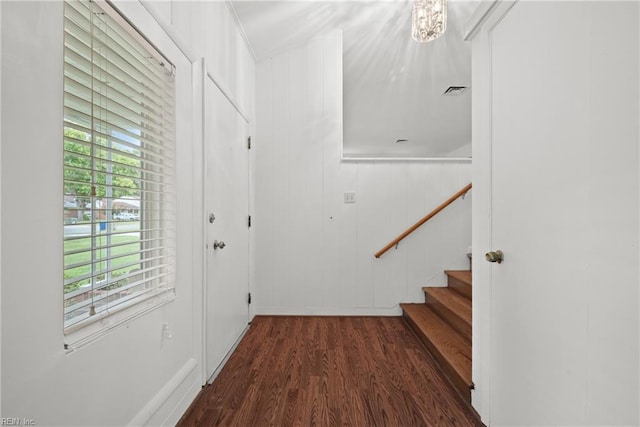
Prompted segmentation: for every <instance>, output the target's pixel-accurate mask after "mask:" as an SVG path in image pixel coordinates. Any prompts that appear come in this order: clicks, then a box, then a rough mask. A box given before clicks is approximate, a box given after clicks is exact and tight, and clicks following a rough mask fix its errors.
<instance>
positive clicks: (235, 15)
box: [225, 0, 256, 61]
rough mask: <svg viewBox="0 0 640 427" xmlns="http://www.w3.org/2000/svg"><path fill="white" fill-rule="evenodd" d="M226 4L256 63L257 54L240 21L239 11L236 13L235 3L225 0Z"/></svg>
mask: <svg viewBox="0 0 640 427" xmlns="http://www.w3.org/2000/svg"><path fill="white" fill-rule="evenodd" d="M225 3H226V4H227V7H228V8H229V13H230V14H231V17H232V18H233V20H234V21H235V23H236V27H237V28H238V32H240V35H241V36H242V39H243V40H244V42H245V43H246V45H247V47H248V48H249V52H250V53H251V57H252V58H253V60H254V61H256V52H255V51H254V50H253V46H252V45H251V42H249V37H248V36H247V33H246V31H245V30H244V26H243V25H242V22H241V21H240V17H239V16H238V11H236V8H235V6H234V5H233V2H232V1H231V0H225Z"/></svg>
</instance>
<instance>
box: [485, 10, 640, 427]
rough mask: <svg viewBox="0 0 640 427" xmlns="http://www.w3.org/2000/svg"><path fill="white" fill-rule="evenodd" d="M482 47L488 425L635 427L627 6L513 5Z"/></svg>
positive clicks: (634, 67) (634, 102) (633, 126)
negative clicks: (486, 120)
mask: <svg viewBox="0 0 640 427" xmlns="http://www.w3.org/2000/svg"><path fill="white" fill-rule="evenodd" d="M596 22H597V23H598V24H597V25H596V24H595V23H596ZM594 25H596V26H597V28H598V30H597V31H594ZM486 42H487V43H488V45H489V49H488V51H487V52H488V53H487V54H488V55H489V56H490V61H489V63H490V70H491V71H490V82H489V84H490V87H491V89H490V96H491V101H490V112H491V113H490V116H491V119H490V127H489V128H488V129H487V131H488V132H489V133H490V138H489V139H490V144H491V150H490V152H491V154H490V156H489V158H490V163H489V164H488V166H489V167H490V169H491V177H490V180H489V181H490V193H489V197H490V200H491V206H490V210H491V212H490V214H491V220H490V227H491V231H490V242H487V243H488V247H485V248H483V249H484V250H485V251H489V250H493V251H497V250H502V251H503V252H504V261H503V262H502V263H501V264H498V263H495V264H493V265H491V266H490V275H489V277H490V289H489V291H488V292H489V295H490V303H489V304H488V306H489V307H490V313H488V314H489V318H490V322H489V324H490V330H489V335H488V336H489V340H490V343H489V346H488V347H487V350H486V351H481V352H480V357H485V358H489V362H488V365H489V372H490V373H489V376H490V378H489V382H490V398H489V399H485V401H489V402H490V406H491V410H490V417H491V419H490V422H491V424H492V425H587V424H589V425H592V424H593V425H611V424H629V425H632V424H635V423H636V422H637V416H638V413H637V402H638V314H637V311H638V285H637V284H638V250H637V245H638V127H637V126H638V124H637V123H638V117H637V115H638V82H637V80H638V7H637V5H634V4H632V3H618V4H617V5H614V6H611V7H610V6H608V5H603V4H601V3H597V2H561V3H558V2H519V3H517V4H516V5H515V6H513V8H511V9H510V10H509V11H508V13H507V14H506V15H505V16H503V17H502V18H501V19H500V20H498V21H497V23H496V24H495V26H494V27H493V28H491V29H490V30H489V35H488V38H487V39H486ZM613 64H615V65H613ZM611 85H613V86H615V87H618V88H621V87H624V88H625V89H624V90H616V89H614V87H611ZM625 91H626V92H625ZM474 161H475V159H474ZM474 184H475V183H474ZM475 188H476V186H475V185H474V189H475ZM474 199H475V197H474ZM474 243H475V242H474ZM482 262H484V261H482ZM474 284H475V282H474ZM474 316H475V313H474ZM625 318H626V319H627V320H625ZM474 345H475V343H474ZM485 362H486V360H485ZM482 363H483V362H480V364H479V366H481V365H482ZM484 392H485V393H486V392H487V390H484ZM484 412H485V413H487V411H484ZM485 421H487V420H485Z"/></svg>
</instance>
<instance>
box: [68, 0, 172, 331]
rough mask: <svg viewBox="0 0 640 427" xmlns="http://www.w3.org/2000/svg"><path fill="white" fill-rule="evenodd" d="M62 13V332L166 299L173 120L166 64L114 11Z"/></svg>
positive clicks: (97, 5) (103, 7) (97, 4)
mask: <svg viewBox="0 0 640 427" xmlns="http://www.w3.org/2000/svg"><path fill="white" fill-rule="evenodd" d="M64 10H65V12H64V14H65V21H64V31H65V32H64V138H63V140H64V200H63V206H64V208H63V209H64V225H63V228H64V285H63V286H64V331H65V333H66V334H68V333H71V332H74V331H76V330H78V329H81V328H83V327H84V326H87V325H89V324H95V320H100V319H104V318H105V317H107V316H109V315H112V314H114V313H118V314H119V316H120V318H121V319H124V320H123V321H125V320H128V319H130V318H131V317H132V316H136V315H140V313H142V312H145V311H147V310H149V309H150V308H153V307H156V306H158V305H160V304H163V303H164V302H166V301H167V300H170V299H171V298H172V296H173V294H174V281H175V279H174V276H175V266H174V260H175V217H176V215H175V212H176V206H175V126H174V116H175V113H174V68H173V65H171V64H170V62H169V61H168V60H166V59H165V58H164V57H163V56H162V54H160V53H159V52H158V51H157V50H156V49H155V48H154V47H153V46H152V45H151V44H150V43H149V42H148V41H147V40H146V39H145V38H144V37H143V36H141V35H140V34H139V33H138V32H137V31H136V30H135V29H134V28H133V27H132V26H131V25H130V24H129V23H128V22H127V21H126V20H125V19H124V18H123V17H122V16H120V15H119V14H118V12H117V11H115V10H114V9H113V8H112V7H111V6H110V5H109V4H107V3H105V2H101V1H86V0H82V1H68V2H65V9H64ZM125 308H126V309H127V310H123V309H125ZM122 313H127V314H126V316H128V317H126V316H124V315H122Z"/></svg>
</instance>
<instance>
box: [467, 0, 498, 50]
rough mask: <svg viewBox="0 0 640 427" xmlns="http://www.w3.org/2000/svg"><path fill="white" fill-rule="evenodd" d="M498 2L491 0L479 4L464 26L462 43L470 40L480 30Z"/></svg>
mask: <svg viewBox="0 0 640 427" xmlns="http://www.w3.org/2000/svg"><path fill="white" fill-rule="evenodd" d="M499 2H500V0H491V1H486V2H482V3H480V5H479V6H478V7H477V8H476V10H475V11H474V12H473V15H471V17H470V18H469V20H468V21H467V23H466V24H465V26H464V33H463V40H464V41H469V40H472V39H473V38H474V37H475V36H476V34H478V31H480V28H481V27H482V26H483V25H484V23H485V21H486V20H487V19H488V18H489V16H490V15H491V14H492V13H493V10H494V8H495V7H496V6H497V5H498V3H499Z"/></svg>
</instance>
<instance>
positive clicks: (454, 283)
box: [447, 276, 471, 299]
mask: <svg viewBox="0 0 640 427" xmlns="http://www.w3.org/2000/svg"><path fill="white" fill-rule="evenodd" d="M447 286H449V288H451V289H452V290H454V291H456V292H457V293H459V294H460V295H462V296H463V297H466V298H469V299H471V285H469V284H468V283H465V282H463V281H461V280H458V279H456V278H455V277H451V276H449V279H448V281H447Z"/></svg>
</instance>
